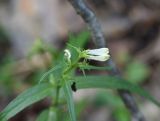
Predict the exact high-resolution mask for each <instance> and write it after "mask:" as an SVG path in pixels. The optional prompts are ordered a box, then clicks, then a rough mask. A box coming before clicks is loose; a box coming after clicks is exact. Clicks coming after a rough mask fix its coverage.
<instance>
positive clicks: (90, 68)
mask: <svg viewBox="0 0 160 121" xmlns="http://www.w3.org/2000/svg"><path fill="white" fill-rule="evenodd" d="M79 67H80V69H88V70H111V67H97V66H92V65H80V66H79Z"/></svg>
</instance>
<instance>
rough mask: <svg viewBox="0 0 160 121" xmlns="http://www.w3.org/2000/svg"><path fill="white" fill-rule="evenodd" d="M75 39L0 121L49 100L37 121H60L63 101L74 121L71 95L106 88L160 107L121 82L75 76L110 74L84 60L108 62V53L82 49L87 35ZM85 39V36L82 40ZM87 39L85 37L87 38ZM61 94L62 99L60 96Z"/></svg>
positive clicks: (16, 99)
mask: <svg viewBox="0 0 160 121" xmlns="http://www.w3.org/2000/svg"><path fill="white" fill-rule="evenodd" d="M81 35H83V36H79V37H78V39H75V38H74V37H71V38H70V41H69V44H67V47H66V48H65V49H64V53H63V54H60V56H59V57H58V59H57V61H56V62H55V63H57V64H56V66H54V67H53V68H51V69H50V70H48V71H47V72H46V73H45V74H44V75H43V76H42V77H41V79H40V81H39V83H37V85H35V86H33V87H32V88H30V89H28V90H26V91H24V92H23V93H22V94H20V95H19V96H18V97H17V98H15V99H14V100H13V101H11V103H9V104H8V106H7V107H6V108H5V109H4V110H3V111H2V112H1V113H0V121H7V120H9V119H10V118H12V117H13V116H15V115H16V114H17V113H19V112H20V111H22V110H23V109H25V108H26V107H28V106H30V105H32V104H34V103H36V102H38V101H40V100H42V99H44V98H46V97H50V98H51V100H53V101H52V104H51V105H50V107H49V108H48V109H46V110H44V111H43V112H42V113H41V114H40V115H39V117H38V118H37V120H36V121H63V116H61V115H62V114H61V113H60V112H61V108H60V106H61V105H63V104H64V101H63V99H62V98H65V100H66V103H67V105H68V111H69V114H70V120H71V121H76V112H75V106H74V100H73V91H75V92H76V91H78V90H80V89H87V88H105V89H113V90H116V89H124V90H129V91H131V92H133V93H137V94H139V95H141V96H144V97H145V98H147V99H149V100H150V101H152V102H153V103H155V104H156V105H158V106H160V103H159V102H158V101H156V100H155V99H154V98H153V97H152V96H151V95H150V94H149V93H148V92H146V91H145V90H144V89H142V88H141V87H139V86H138V85H135V84H132V83H130V82H128V81H125V80H123V79H121V78H118V77H114V76H109V75H108V76H107V75H85V76H84V75H82V76H77V75H76V74H75V70H76V69H77V68H79V69H81V70H82V71H83V72H85V70H86V69H87V70H92V69H94V70H97V71H99V70H109V69H110V67H99V66H95V65H90V64H89V63H88V62H87V60H95V61H100V62H102V61H106V60H108V59H109V57H110V55H109V49H108V48H99V49H87V50H83V49H82V48H81V47H83V45H85V43H86V40H87V39H88V33H87V34H86V32H84V33H82V34H81ZM84 35H85V36H84ZM86 35H87V36H86ZM63 94H64V96H63Z"/></svg>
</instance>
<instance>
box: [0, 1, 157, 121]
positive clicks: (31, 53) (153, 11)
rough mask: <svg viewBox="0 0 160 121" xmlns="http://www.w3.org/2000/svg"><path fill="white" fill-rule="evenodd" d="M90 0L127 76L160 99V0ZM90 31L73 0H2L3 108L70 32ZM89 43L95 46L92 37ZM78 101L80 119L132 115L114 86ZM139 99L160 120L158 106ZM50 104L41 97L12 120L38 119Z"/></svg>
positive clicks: (114, 120) (104, 120)
mask: <svg viewBox="0 0 160 121" xmlns="http://www.w3.org/2000/svg"><path fill="white" fill-rule="evenodd" d="M86 2H87V3H88V4H89V6H90V7H91V8H92V9H93V10H94V11H95V13H96V15H97V17H98V19H99V21H100V23H101V26H102V29H103V32H104V35H105V37H106V40H107V43H108V46H109V48H110V51H111V53H112V56H113V58H114V60H115V62H116V64H117V66H118V67H119V68H120V69H121V71H122V74H123V75H124V77H125V78H126V79H128V80H130V81H131V82H132V83H136V84H140V85H141V86H142V87H144V88H145V89H147V90H148V91H149V92H150V93H151V94H152V95H153V96H154V97H155V98H157V99H160V93H159V92H160V31H159V28H160V1H159V0H86ZM85 30H86V26H85V23H84V22H83V20H82V19H81V18H80V17H79V16H78V15H77V14H76V12H75V11H74V9H73V8H72V6H71V5H70V4H69V3H68V1H67V0H0V90H1V91H0V111H1V110H2V109H3V108H4V107H5V106H6V105H7V104H8V103H9V102H10V101H11V100H12V99H14V98H15V97H16V96H17V95H18V94H20V93H21V92H22V91H23V90H25V89H26V88H29V87H31V86H32V85H35V84H36V83H37V82H38V80H39V79H40V77H41V75H42V74H43V73H44V72H45V71H46V70H47V69H48V68H49V67H50V66H51V65H53V62H54V61H55V60H56V57H57V55H58V54H59V53H57V52H59V51H63V49H64V47H65V44H66V42H67V41H68V35H69V33H73V34H74V35H75V36H78V35H79V33H80V34H83V31H85ZM41 40H42V41H41ZM86 47H90V48H94V47H95V46H94V45H93V43H92V42H91V41H89V42H87V44H86V46H85V47H84V48H86ZM51 53H52V54H53V55H54V56H53V55H52V54H51ZM88 97H90V98H88ZM75 100H76V104H77V105H76V107H77V116H78V119H79V120H83V121H108V120H110V121H130V120H131V119H130V118H131V117H130V114H129V112H128V111H127V110H126V108H125V107H124V105H123V103H122V101H121V100H120V98H119V97H118V96H117V95H116V93H115V92H114V91H105V90H87V91H86V90H85V91H78V92H76V93H75ZM136 100H137V101H138V102H139V103H138V104H139V106H140V109H141V111H142V112H143V114H144V115H145V117H146V119H147V120H148V121H158V120H159V118H160V110H159V109H158V107H156V106H155V105H154V104H152V103H151V102H149V101H147V100H145V99H143V98H142V97H137V96H136ZM49 105H50V101H49V100H48V99H46V100H44V101H41V102H39V103H37V104H35V105H33V106H32V107H29V108H27V109H25V110H24V111H22V112H21V113H19V114H18V115H17V116H16V117H14V118H12V119H11V120H10V121H34V120H35V118H36V117H37V115H38V114H39V113H40V112H41V111H42V110H43V109H45V108H47V107H48V106H49Z"/></svg>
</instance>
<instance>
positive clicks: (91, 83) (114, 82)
mask: <svg viewBox="0 0 160 121" xmlns="http://www.w3.org/2000/svg"><path fill="white" fill-rule="evenodd" d="M76 87H77V89H87V88H107V89H124V90H129V91H131V92H133V93H137V94H139V95H141V96H143V97H145V98H147V99H149V100H150V101H152V102H153V103H155V104H156V105H157V106H159V107H160V102H158V101H157V100H156V99H155V98H154V97H152V96H151V94H149V93H148V92H147V91H146V90H144V89H143V88H141V87H140V86H138V85H136V84H132V83H130V82H128V81H124V80H122V79H120V78H117V77H111V76H86V77H82V76H80V77H77V78H76Z"/></svg>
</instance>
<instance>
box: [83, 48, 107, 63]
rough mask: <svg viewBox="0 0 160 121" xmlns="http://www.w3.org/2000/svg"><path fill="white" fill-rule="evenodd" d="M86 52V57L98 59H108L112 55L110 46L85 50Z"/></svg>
mask: <svg viewBox="0 0 160 121" xmlns="http://www.w3.org/2000/svg"><path fill="white" fill-rule="evenodd" d="M84 53H85V54H84V56H85V58H86V59H90V60H96V61H106V60H108V59H109V57H110V55H109V49H108V48H100V49H92V50H85V51H84Z"/></svg>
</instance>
